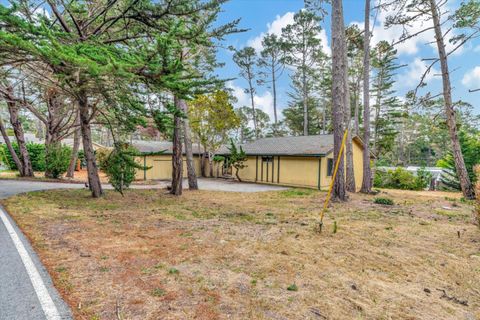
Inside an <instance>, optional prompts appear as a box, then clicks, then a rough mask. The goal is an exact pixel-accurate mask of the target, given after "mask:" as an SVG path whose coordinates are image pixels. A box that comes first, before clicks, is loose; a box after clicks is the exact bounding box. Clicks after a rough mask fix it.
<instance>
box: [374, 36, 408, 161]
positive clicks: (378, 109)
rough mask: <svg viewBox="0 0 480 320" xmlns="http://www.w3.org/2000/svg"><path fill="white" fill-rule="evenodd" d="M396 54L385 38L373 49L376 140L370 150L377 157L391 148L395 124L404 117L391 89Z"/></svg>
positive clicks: (393, 80)
mask: <svg viewBox="0 0 480 320" xmlns="http://www.w3.org/2000/svg"><path fill="white" fill-rule="evenodd" d="M396 55H397V50H396V49H394V47H393V46H392V45H390V44H389V43H388V42H387V41H381V42H379V43H378V44H377V45H376V46H375V48H374V49H373V50H372V69H373V71H374V76H373V84H372V98H373V99H374V101H375V103H374V104H373V105H372V109H373V111H374V121H373V128H372V129H373V130H372V131H373V137H374V139H375V144H374V147H375V148H374V150H373V152H374V153H375V155H376V156H377V157H382V156H384V155H385V154H386V153H388V152H391V151H392V149H393V146H394V145H395V143H394V142H395V139H396V136H397V134H398V124H399V123H400V120H401V117H402V116H403V112H402V110H401V103H400V101H399V99H398V97H397V95H396V92H395V90H394V84H395V73H396V70H397V69H398V68H399V66H398V64H397V62H396V60H397V57H396Z"/></svg>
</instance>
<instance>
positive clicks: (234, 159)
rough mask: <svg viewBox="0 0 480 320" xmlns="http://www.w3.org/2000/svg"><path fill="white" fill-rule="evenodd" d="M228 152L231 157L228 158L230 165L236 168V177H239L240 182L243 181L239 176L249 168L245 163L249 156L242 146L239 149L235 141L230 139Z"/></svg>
mask: <svg viewBox="0 0 480 320" xmlns="http://www.w3.org/2000/svg"><path fill="white" fill-rule="evenodd" d="M228 151H229V152H230V155H229V157H228V164H229V165H230V166H232V167H234V168H235V176H236V177H237V179H238V181H242V180H241V179H240V176H239V175H238V171H239V170H240V169H243V168H245V167H247V165H246V164H245V161H247V154H246V153H245V151H244V150H243V148H242V146H240V148H237V146H236V145H235V143H234V142H233V139H230V146H229V147H228Z"/></svg>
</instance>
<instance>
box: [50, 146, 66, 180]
mask: <svg viewBox="0 0 480 320" xmlns="http://www.w3.org/2000/svg"><path fill="white" fill-rule="evenodd" d="M71 155H72V149H70V148H69V147H67V146H62V144H61V143H54V144H51V145H49V146H48V147H47V149H46V155H45V156H46V159H45V160H46V161H45V176H47V177H49V178H54V179H58V178H59V177H60V176H61V175H63V174H64V173H65V172H67V170H68V165H69V164H70V157H71Z"/></svg>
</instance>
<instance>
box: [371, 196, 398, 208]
mask: <svg viewBox="0 0 480 320" xmlns="http://www.w3.org/2000/svg"><path fill="white" fill-rule="evenodd" d="M373 203H376V204H383V205H386V206H393V205H394V203H393V200H392V199H390V198H381V197H378V198H375V199H373Z"/></svg>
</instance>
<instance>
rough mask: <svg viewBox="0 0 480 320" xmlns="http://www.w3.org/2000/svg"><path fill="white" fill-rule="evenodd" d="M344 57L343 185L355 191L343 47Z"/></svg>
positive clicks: (348, 94)
mask: <svg viewBox="0 0 480 320" xmlns="http://www.w3.org/2000/svg"><path fill="white" fill-rule="evenodd" d="M344 59H345V65H346V67H345V70H344V80H343V83H344V86H345V110H344V111H343V117H344V122H345V123H344V125H345V129H346V130H348V133H347V141H346V142H345V159H346V162H345V167H346V170H345V171H346V172H345V187H346V189H347V191H349V192H355V191H356V186H355V170H354V169H355V168H354V165H353V146H352V132H351V126H352V125H351V124H352V106H351V100H350V86H349V79H348V57H347V50H346V49H345V53H344Z"/></svg>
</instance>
